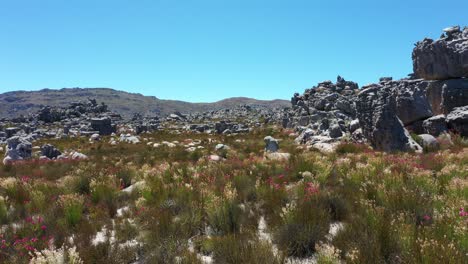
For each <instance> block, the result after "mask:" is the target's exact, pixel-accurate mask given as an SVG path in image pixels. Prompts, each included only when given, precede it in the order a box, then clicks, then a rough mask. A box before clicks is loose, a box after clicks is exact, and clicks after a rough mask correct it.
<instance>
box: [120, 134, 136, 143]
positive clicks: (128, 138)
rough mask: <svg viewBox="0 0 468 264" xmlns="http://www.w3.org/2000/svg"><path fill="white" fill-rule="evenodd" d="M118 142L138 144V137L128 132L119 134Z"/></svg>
mask: <svg viewBox="0 0 468 264" xmlns="http://www.w3.org/2000/svg"><path fill="white" fill-rule="evenodd" d="M119 141H120V142H125V143H130V144H138V143H140V139H139V138H138V137H136V136H132V135H130V134H121V135H120V138H119Z"/></svg>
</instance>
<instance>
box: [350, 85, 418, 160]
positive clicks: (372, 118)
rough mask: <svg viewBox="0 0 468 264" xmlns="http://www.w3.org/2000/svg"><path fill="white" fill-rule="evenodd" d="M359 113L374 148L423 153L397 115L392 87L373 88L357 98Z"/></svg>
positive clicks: (365, 90) (367, 136)
mask: <svg viewBox="0 0 468 264" xmlns="http://www.w3.org/2000/svg"><path fill="white" fill-rule="evenodd" d="M356 106H357V113H358V118H359V123H360V124H361V128H362V131H363V134H364V136H365V137H366V138H367V139H368V140H369V142H370V143H371V144H372V146H373V147H374V148H375V149H378V150H383V151H410V150H413V151H421V150H422V148H421V146H419V145H418V144H417V143H416V142H415V141H414V140H413V139H412V138H411V136H410V135H409V133H408V131H407V130H406V129H405V127H404V126H403V123H402V121H401V120H400V119H399V118H398V116H397V115H396V113H397V102H396V97H395V96H394V94H393V89H392V87H391V86H387V87H382V86H380V85H373V86H371V87H366V88H364V90H363V91H361V92H360V93H359V95H358V100H357V104H356Z"/></svg>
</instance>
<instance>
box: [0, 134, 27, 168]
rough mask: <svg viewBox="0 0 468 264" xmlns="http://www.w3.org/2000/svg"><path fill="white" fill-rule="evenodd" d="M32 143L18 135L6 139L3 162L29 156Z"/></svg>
mask: <svg viewBox="0 0 468 264" xmlns="http://www.w3.org/2000/svg"><path fill="white" fill-rule="evenodd" d="M31 154H32V144H31V143H30V142H29V141H27V140H26V139H24V138H22V137H18V136H14V137H11V138H9V139H7V149H6V152H5V158H4V159H3V164H9V163H11V162H14V161H18V160H25V159H29V158H31Z"/></svg>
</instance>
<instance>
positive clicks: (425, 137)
mask: <svg viewBox="0 0 468 264" xmlns="http://www.w3.org/2000/svg"><path fill="white" fill-rule="evenodd" d="M419 138H420V139H421V141H422V147H423V148H424V149H427V150H437V149H438V148H439V142H438V141H437V139H436V138H435V137H433V136H432V135H429V134H421V135H419Z"/></svg>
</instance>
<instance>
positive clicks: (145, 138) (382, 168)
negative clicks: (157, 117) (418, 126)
mask: <svg viewBox="0 0 468 264" xmlns="http://www.w3.org/2000/svg"><path fill="white" fill-rule="evenodd" d="M268 135H270V136H273V137H275V138H277V139H279V140H280V152H283V153H289V154H290V155H289V156H288V155H281V154H280V155H275V156H271V155H268V157H265V153H264V147H265V144H264V137H265V136H268ZM111 141H112V140H110V138H109V137H102V138H101V139H100V140H98V141H91V142H90V141H89V140H88V138H75V139H60V140H59V139H49V140H41V141H38V142H34V146H41V145H43V144H44V143H51V144H53V145H54V146H57V147H58V148H59V149H62V150H66V149H73V150H76V151H79V152H81V153H84V154H85V155H87V157H88V158H87V159H84V160H56V161H46V160H42V161H41V160H37V159H33V160H29V161H23V162H17V163H14V164H10V165H0V195H1V196H0V222H1V224H2V232H1V234H0V236H1V237H0V240H1V242H0V262H1V263H28V262H31V263H466V261H467V259H468V255H467V254H468V232H467V231H468V230H467V227H468V212H467V211H468V144H467V142H466V141H464V140H462V139H461V138H459V137H455V136H454V137H453V142H454V145H448V144H443V142H441V146H442V149H441V150H439V151H437V152H430V153H422V154H414V153H395V154H385V153H381V152H375V151H372V150H370V149H369V148H368V147H366V146H364V145H356V144H350V143H342V144H341V145H339V146H338V148H337V150H336V152H334V153H328V154H322V153H320V152H314V151H308V150H305V149H303V148H301V147H300V146H298V145H296V144H294V142H293V137H291V135H290V131H288V130H283V129H279V128H276V127H270V128H264V129H257V130H254V131H252V132H250V133H248V134H243V135H207V134H195V133H189V132H187V133H181V134H177V135H176V134H172V133H170V131H165V132H158V133H154V134H145V135H142V136H140V141H141V142H140V143H137V144H132V143H125V142H119V143H117V144H110V143H109V142H111ZM220 144H222V145H220ZM61 261H62V262H61Z"/></svg>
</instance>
